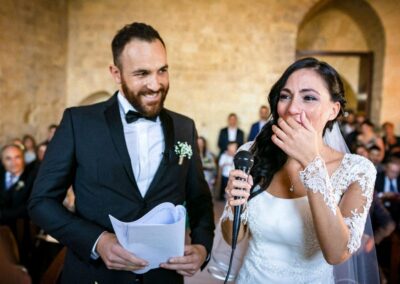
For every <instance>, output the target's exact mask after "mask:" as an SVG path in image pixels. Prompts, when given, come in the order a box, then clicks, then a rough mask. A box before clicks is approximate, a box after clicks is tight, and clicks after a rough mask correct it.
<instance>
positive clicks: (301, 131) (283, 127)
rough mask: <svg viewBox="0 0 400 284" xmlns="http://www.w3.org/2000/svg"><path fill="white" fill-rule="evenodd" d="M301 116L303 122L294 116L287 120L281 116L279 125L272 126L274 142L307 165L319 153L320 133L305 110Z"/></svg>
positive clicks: (303, 164)
mask: <svg viewBox="0 0 400 284" xmlns="http://www.w3.org/2000/svg"><path fill="white" fill-rule="evenodd" d="M300 118H301V123H299V122H297V121H296V120H295V119H293V118H292V117H289V118H288V119H287V120H284V119H283V118H279V119H278V125H273V126H272V131H273V132H274V134H273V135H272V142H274V143H275V145H277V146H278V147H279V148H281V149H282V151H284V152H285V153H286V154H287V155H288V156H289V157H292V158H294V159H296V160H297V161H298V162H299V163H300V164H301V165H302V166H303V167H306V166H307V165H308V164H309V163H310V162H312V161H313V160H314V158H315V157H316V156H318V155H319V145H318V134H317V132H316V131H315V129H314V127H313V126H312V124H311V123H310V121H309V120H308V119H307V116H306V114H305V112H304V111H302V113H301V115H300Z"/></svg>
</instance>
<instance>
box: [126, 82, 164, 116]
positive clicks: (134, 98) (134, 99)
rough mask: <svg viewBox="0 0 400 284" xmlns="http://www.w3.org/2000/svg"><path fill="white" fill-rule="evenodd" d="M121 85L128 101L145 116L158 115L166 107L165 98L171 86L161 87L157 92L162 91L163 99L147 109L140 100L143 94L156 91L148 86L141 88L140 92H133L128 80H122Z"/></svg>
mask: <svg viewBox="0 0 400 284" xmlns="http://www.w3.org/2000/svg"><path fill="white" fill-rule="evenodd" d="M121 87H122V91H123V92H124V95H125V98H126V99H127V101H128V102H129V103H130V104H131V105H132V106H133V107H134V108H135V109H136V110H137V111H138V112H139V113H141V114H143V115H144V116H145V117H156V116H158V115H159V114H160V112H161V110H162V109H163V108H164V101H165V98H166V97H167V94H168V90H169V86H167V87H166V88H165V87H161V88H160V89H159V90H158V92H157V93H161V101H160V103H159V104H158V106H157V107H156V108H153V107H152V108H151V109H150V110H149V109H148V107H147V109H146V106H144V105H143V104H142V102H141V100H140V97H141V96H144V95H145V94H151V93H154V92H152V91H150V90H148V89H146V88H144V89H143V90H140V91H139V92H138V93H136V94H135V93H134V92H132V91H131V90H130V89H129V88H128V86H127V85H126V82H125V81H124V80H121Z"/></svg>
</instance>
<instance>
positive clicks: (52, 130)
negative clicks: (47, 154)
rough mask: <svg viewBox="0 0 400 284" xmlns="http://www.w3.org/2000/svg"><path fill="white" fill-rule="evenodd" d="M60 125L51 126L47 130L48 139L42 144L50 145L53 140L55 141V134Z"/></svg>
mask: <svg viewBox="0 0 400 284" xmlns="http://www.w3.org/2000/svg"><path fill="white" fill-rule="evenodd" d="M57 127H58V125H57V124H50V125H49V127H48V128H47V138H46V140H45V141H43V142H42V143H45V144H49V143H50V141H51V139H53V136H54V134H55V133H56V130H57Z"/></svg>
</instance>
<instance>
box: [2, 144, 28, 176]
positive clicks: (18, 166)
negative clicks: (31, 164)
mask: <svg viewBox="0 0 400 284" xmlns="http://www.w3.org/2000/svg"><path fill="white" fill-rule="evenodd" d="M1 161H2V163H3V166H4V168H5V169H6V171H8V172H10V173H12V174H13V175H20V174H21V173H22V172H23V171H24V166H25V164H24V155H23V153H22V150H21V149H18V148H17V147H8V148H6V149H5V150H4V151H3V154H2V156H1Z"/></svg>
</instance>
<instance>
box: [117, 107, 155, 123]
mask: <svg viewBox="0 0 400 284" xmlns="http://www.w3.org/2000/svg"><path fill="white" fill-rule="evenodd" d="M139 118H144V119H148V120H151V121H153V122H156V120H157V116H154V117H146V116H144V115H143V114H141V113H138V112H136V111H132V110H130V111H128V112H127V113H126V114H125V119H126V122H127V123H132V122H135V121H136V120H138V119H139Z"/></svg>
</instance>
